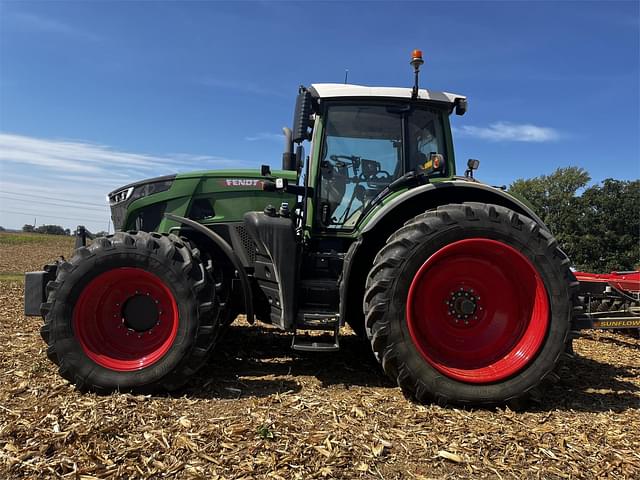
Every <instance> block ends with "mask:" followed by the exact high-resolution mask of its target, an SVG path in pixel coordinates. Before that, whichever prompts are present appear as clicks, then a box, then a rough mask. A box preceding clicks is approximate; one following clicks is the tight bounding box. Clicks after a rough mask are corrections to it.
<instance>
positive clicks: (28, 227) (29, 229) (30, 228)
mask: <svg viewBox="0 0 640 480" xmlns="http://www.w3.org/2000/svg"><path fill="white" fill-rule="evenodd" d="M34 230H35V229H34V227H33V225H29V224H28V223H27V224H25V225H24V226H23V227H22V231H23V232H33V231H34Z"/></svg>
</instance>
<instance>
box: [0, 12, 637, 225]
mask: <svg viewBox="0 0 640 480" xmlns="http://www.w3.org/2000/svg"><path fill="white" fill-rule="evenodd" d="M638 5H639V3H638V2H637V1H628V2H613V1H606V2H569V1H565V2H517V1H512V2H442V3H441V2H422V3H418V2H411V3H400V2H388V3H385V2H374V3H364V2H340V3H338V2H326V3H323V2H317V1H316V2H266V1H265V2H235V3H224V2H158V3H152V2H116V1H112V2H106V1H105V2H61V1H57V2H6V1H5V2H0V162H2V163H1V164H0V174H1V179H0V225H2V226H5V227H14V228H15V227H21V226H22V225H23V224H24V223H32V222H33V218H34V217H37V221H38V223H39V224H41V223H57V224H62V225H65V226H68V227H72V226H74V225H75V224H77V223H84V224H86V225H87V226H88V227H89V228H90V229H93V230H98V229H106V227H107V223H108V211H107V209H106V207H105V206H104V204H105V201H104V195H105V193H107V192H108V191H110V190H112V189H113V188H115V187H117V186H119V185H122V184H125V183H127V182H129V181H132V180H137V179H141V178H145V177H151V176H156V175H161V174H165V173H169V172H174V171H188V170H193V169H216V168H229V167H248V168H252V167H259V165H261V164H263V163H270V164H271V165H278V164H279V162H280V158H281V151H282V139H281V136H280V134H279V133H280V129H281V127H282V126H284V125H290V123H291V117H292V109H293V104H294V99H295V93H296V89H297V86H298V85H299V84H305V85H308V84H310V83H313V82H342V81H343V79H344V71H345V69H349V81H350V83H357V84H366V85H380V86H410V85H411V82H412V77H411V70H410V67H409V65H408V60H409V55H410V52H411V50H412V49H414V48H421V49H422V50H423V52H424V55H425V60H426V64H425V65H424V67H423V70H422V71H423V73H422V80H421V85H422V86H426V87H429V88H433V89H435V90H446V91H451V92H456V93H461V94H465V95H467V96H468V97H469V112H468V113H467V114H466V115H465V116H464V117H457V116H453V117H452V120H453V125H454V128H455V132H454V135H455V142H456V157H457V162H458V166H459V170H462V169H463V165H464V163H465V162H466V159H467V158H470V157H473V158H478V159H480V160H481V166H480V170H479V172H478V177H479V178H480V179H481V180H484V181H486V182H487V183H491V184H508V183H510V182H511V181H512V180H514V179H516V178H518V177H530V176H535V175H540V174H545V173H550V172H552V171H553V170H554V169H555V168H557V167H559V166H568V165H577V166H581V167H584V168H586V169H587V170H588V171H589V172H590V173H591V175H592V177H593V180H594V181H600V180H602V179H604V178H607V177H614V178H620V179H636V178H639V177H640V145H639V135H638V132H639V131H640V122H639V104H640V99H639V94H638V91H639V79H640V73H639V58H640V52H639V43H640V42H639V24H640V18H639V6H638ZM80 202H82V203H80ZM36 213H37V214H38V215H36Z"/></svg>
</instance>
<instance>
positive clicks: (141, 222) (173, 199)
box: [108, 169, 297, 231]
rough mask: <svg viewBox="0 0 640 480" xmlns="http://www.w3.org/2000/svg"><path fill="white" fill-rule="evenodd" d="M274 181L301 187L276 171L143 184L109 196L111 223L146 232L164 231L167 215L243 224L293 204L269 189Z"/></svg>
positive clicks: (291, 175)
mask: <svg viewBox="0 0 640 480" xmlns="http://www.w3.org/2000/svg"><path fill="white" fill-rule="evenodd" d="M274 178H285V179H287V180H288V181H290V182H293V183H295V182H296V181H297V173H296V172H295V171H284V170H283V171H277V170H276V171H273V172H272V173H271V175H269V176H265V175H262V173H261V172H260V170H259V169H243V170H203V171H195V172H187V173H180V174H177V175H167V176H163V177H156V178H150V179H147V180H141V181H139V182H135V183H130V184H128V185H124V186H122V187H120V188H117V189H115V190H113V191H112V192H111V193H109V195H108V199H109V206H110V207H111V218H112V220H113V224H114V227H115V228H116V229H117V230H131V229H133V230H144V231H162V229H163V227H164V226H165V223H166V222H165V221H164V220H163V218H164V214H165V213H174V214H176V215H180V216H185V217H188V218H191V219H193V220H196V221H199V222H202V223H217V222H223V221H240V220H241V219H242V215H243V214H244V213H245V212H246V211H251V210H262V209H263V208H264V206H266V204H268V203H272V204H275V205H279V204H280V202H281V201H291V199H286V200H285V199H283V198H281V197H282V194H274V193H272V192H265V191H264V190H263V185H264V181H265V180H267V179H274ZM274 195H277V196H278V198H275V196H274ZM265 202H266V203H265Z"/></svg>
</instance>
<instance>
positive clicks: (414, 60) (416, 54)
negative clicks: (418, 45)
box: [409, 49, 424, 98]
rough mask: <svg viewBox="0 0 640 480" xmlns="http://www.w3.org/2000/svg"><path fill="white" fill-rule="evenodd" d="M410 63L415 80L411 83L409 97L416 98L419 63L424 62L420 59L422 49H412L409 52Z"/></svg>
mask: <svg viewBox="0 0 640 480" xmlns="http://www.w3.org/2000/svg"><path fill="white" fill-rule="evenodd" d="M409 63H411V65H412V66H413V74H414V76H415V82H414V84H413V90H412V91H411V98H418V74H419V73H420V65H422V64H423V63H424V60H423V59H422V50H417V49H416V50H414V51H413V52H411V62H409Z"/></svg>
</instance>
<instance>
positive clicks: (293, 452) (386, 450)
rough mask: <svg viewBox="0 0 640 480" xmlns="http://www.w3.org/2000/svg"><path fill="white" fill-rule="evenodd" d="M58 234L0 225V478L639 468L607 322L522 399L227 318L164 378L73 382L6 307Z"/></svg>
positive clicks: (351, 343)
mask: <svg viewBox="0 0 640 480" xmlns="http://www.w3.org/2000/svg"><path fill="white" fill-rule="evenodd" d="M71 250H72V239H70V238H61V237H48V236H35V235H31V236H25V235H16V234H14V235H11V234H0V295H1V298H0V320H1V322H2V328H1V329H0V342H1V343H0V345H1V347H0V478H24V477H31V478H36V477H37V478H46V477H51V478H54V477H68V478H83V479H91V478H120V477H127V478H131V477H136V478H149V477H153V478H165V477H167V478H213V479H216V478H233V479H240V478H247V479H249V478H274V479H295V478H301V479H307V478H381V479H395V478H397V479H400V478H402V479H405V478H406V479H432V478H433V479H436V478H438V479H440V478H497V479H510V478H516V479H520V478H640V441H639V438H640V380H639V378H638V374H639V373H640V341H638V340H636V339H634V338H631V337H629V336H625V335H618V334H612V333H603V332H592V333H588V334H586V335H584V336H583V337H582V338H580V339H578V340H577V341H576V342H575V350H576V354H577V357H576V358H575V360H571V361H568V362H566V363H565V364H564V365H563V367H562V369H563V371H562V372H561V377H562V379H561V380H560V382H559V383H557V384H556V385H555V386H554V387H552V388H551V390H550V391H549V392H548V393H547V395H546V396H545V397H544V398H542V399H540V401H539V403H535V404H533V405H531V406H529V407H528V409H527V410H525V411H522V412H514V411H511V410H509V409H495V410H463V409H455V408H442V407H439V406H434V405H427V406H422V405H417V404H414V403H412V402H410V401H408V400H406V399H405V398H404V397H403V396H402V393H401V392H400V391H399V389H397V388H396V387H395V386H394V385H393V384H392V383H391V382H389V381H388V380H386V379H385V377H384V376H383V375H382V373H381V371H380V370H379V369H378V367H377V365H376V363H375V361H373V360H372V358H371V356H370V354H369V353H368V350H367V347H366V345H363V344H362V343H360V341H359V340H358V339H357V338H356V337H355V336H354V335H350V334H349V332H345V336H344V338H343V341H342V345H343V348H342V350H341V351H340V352H338V353H334V354H324V355H322V354H316V355H311V354H308V355H299V354H296V353H293V352H292V351H291V350H290V348H289V344H290V340H291V338H290V336H289V335H288V334H284V333H281V332H278V331H276V330H274V329H272V328H269V327H255V326H254V327H251V326H249V325H248V324H247V323H246V322H243V321H242V319H238V321H237V322H236V323H235V324H234V325H233V326H232V327H231V328H230V330H229V332H228V334H227V335H226V337H224V339H223V340H222V341H221V344H220V345H219V347H218V348H217V351H216V352H215V354H214V356H213V358H212V359H211V360H210V362H209V364H208V366H207V367H206V368H205V369H204V370H203V371H201V372H200V374H199V375H198V376H197V377H196V378H195V379H193V380H192V381H191V382H190V383H189V384H188V385H187V387H186V388H184V389H182V390H180V391H178V392H175V393H174V394H171V395H158V396H135V395H130V394H117V395H110V396H97V395H94V394H81V393H79V392H77V391H76V390H75V389H74V388H73V387H72V386H70V385H69V384H68V383H67V382H66V381H64V380H62V379H61V378H60V377H59V376H58V375H57V373H56V369H55V367H54V366H53V365H52V364H51V363H50V362H49V361H48V360H47V359H46V356H45V351H44V350H45V346H44V343H43V342H42V340H41V339H40V336H39V333H38V329H39V327H40V323H41V321H40V319H37V318H25V317H24V316H23V315H22V297H23V284H22V281H21V280H20V275H21V274H22V272H24V271H28V270H35V269H40V268H41V267H42V265H43V264H44V263H46V262H47V261H50V260H53V259H55V258H56V257H57V256H58V255H60V254H66V255H68V254H69V253H70V252H71Z"/></svg>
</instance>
